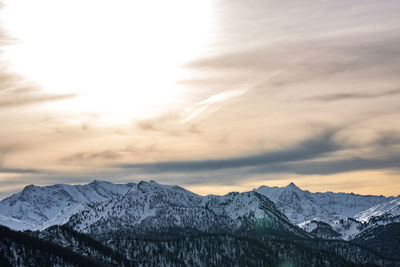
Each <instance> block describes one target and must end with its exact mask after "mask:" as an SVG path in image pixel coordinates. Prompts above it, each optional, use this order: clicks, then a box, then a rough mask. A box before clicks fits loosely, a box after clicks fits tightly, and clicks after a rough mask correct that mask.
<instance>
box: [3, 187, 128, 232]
mask: <svg viewBox="0 0 400 267" xmlns="http://www.w3.org/2000/svg"><path fill="white" fill-rule="evenodd" d="M133 185H134V184H112V183H109V182H104V181H97V180H94V181H93V182H91V183H89V184H86V185H65V184H56V185H51V186H43V187H41V186H34V185H28V186H26V187H25V188H24V189H23V190H22V191H21V192H19V193H17V194H14V195H12V196H10V197H8V198H5V199H4V200H2V201H1V202H0V224H2V225H6V226H8V227H10V228H12V229H15V230H26V229H30V230H35V229H43V228H46V227H49V226H51V225H55V224H62V223H65V222H67V221H68V219H69V217H70V216H71V215H72V214H74V213H76V212H77V211H79V210H81V209H83V207H85V206H86V205H88V204H93V203H100V202H103V201H105V200H107V199H110V198H113V197H116V196H119V195H122V194H125V193H126V192H128V191H129V188H130V187H132V186H133Z"/></svg>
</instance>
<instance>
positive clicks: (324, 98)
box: [304, 89, 400, 102]
mask: <svg viewBox="0 0 400 267" xmlns="http://www.w3.org/2000/svg"><path fill="white" fill-rule="evenodd" d="M395 95H400V89H396V90H389V91H384V92H378V93H371V94H369V93H338V94H327V95H319V96H313V97H308V98H304V100H311V101H321V102H333V101H339V100H351V99H369V98H376V97H385V96H395Z"/></svg>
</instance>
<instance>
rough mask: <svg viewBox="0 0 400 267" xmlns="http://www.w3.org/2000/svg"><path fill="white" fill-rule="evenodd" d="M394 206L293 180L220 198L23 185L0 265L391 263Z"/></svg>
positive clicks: (1, 211)
mask: <svg viewBox="0 0 400 267" xmlns="http://www.w3.org/2000/svg"><path fill="white" fill-rule="evenodd" d="M399 204H400V198H399V197H384V196H362V195H356V194H345V193H332V192H327V193H311V192H309V191H304V190H301V189H300V188H298V187H297V186H296V185H294V184H293V183H291V184H290V185H288V186H286V187H265V186H262V187H260V188H257V189H254V190H252V191H249V192H244V193H237V192H232V193H229V194H227V195H224V196H215V195H208V196H200V195H197V194H194V193H192V192H190V191H188V190H186V189H184V188H181V187H179V186H169V185H162V184H159V183H157V182H155V181H150V182H145V181H142V182H139V183H128V184H113V183H110V182H105V181H98V180H95V181H93V182H92V183H89V184H86V185H64V184H56V185H52V186H43V187H39V186H34V185H29V186H27V187H25V188H24V189H23V190H22V191H21V192H19V193H17V194H15V195H12V196H10V197H8V198H6V199H4V200H2V201H1V202H0V224H1V225H4V226H6V227H8V228H6V227H2V228H1V231H2V236H1V239H0V247H2V248H3V249H2V253H1V255H0V257H1V258H0V260H1V263H2V266H3V265H4V266H6V265H7V264H9V265H18V262H20V263H21V264H20V265H21V266H24V265H32V264H33V265H35V264H36V263H37V261H33V262H32V263H30V262H29V259H30V258H31V257H35V256H33V255H34V252H32V251H36V252H35V253H36V254H37V255H41V256H38V257H39V258H40V259H38V260H39V261H42V262H45V259H48V262H46V264H50V265H57V264H58V265H66V266H90V265H94V266H98V264H103V265H106V266H138V265H139V266H204V265H207V266H216V265H222V266H278V265H283V266H286V265H287V266H352V265H354V266H358V265H363V264H373V265H380V266H400V257H399V247H400V231H399V229H400V227H399V225H400V219H399V218H400V212H399V210H400V209H399ZM9 228H10V229H9ZM389 233H392V234H389ZM22 235H24V236H27V239H26V240H31V241H29V244H25V243H24V242H22V241H21V240H23V238H22ZM32 240H33V241H32ZM40 242H42V243H40ZM43 242H45V243H46V244H51V246H52V247H53V246H54V248H55V249H54V250H50V251H46V250H45V249H43V244H44V243H43ZM35 246H36V247H35ZM60 249H64V250H65V253H64V254H60V252H59V251H60ZM62 255H79V256H80V257H81V258H78V257H75V258H74V259H79V261H71V260H70V259H69V256H68V257H67V258H63V257H62ZM3 263H4V264H3ZM6 263H7V264H6ZM85 264H86V265H85ZM88 264H89V265H88Z"/></svg>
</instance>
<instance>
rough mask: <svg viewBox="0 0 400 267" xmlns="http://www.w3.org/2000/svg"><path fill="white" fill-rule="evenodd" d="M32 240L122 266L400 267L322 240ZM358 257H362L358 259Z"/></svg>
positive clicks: (63, 232) (45, 234) (59, 234)
mask: <svg viewBox="0 0 400 267" xmlns="http://www.w3.org/2000/svg"><path fill="white" fill-rule="evenodd" d="M30 234H31V235H34V236H40V237H41V238H44V239H46V240H48V241H51V242H53V243H57V244H60V245H62V246H66V247H69V248H71V249H73V250H74V251H77V252H79V253H81V254H85V255H90V256H91V257H93V258H96V259H97V260H100V261H103V262H106V263H108V264H110V265H118V266H130V265H131V266H137V265H144V266H217V265H218V266H356V265H357V264H358V265H360V264H372V263H375V264H380V265H386V266H391V265H393V266H396V263H395V262H391V261H388V260H385V259H383V258H381V257H379V256H377V255H375V254H374V253H371V252H370V251H369V250H366V249H363V248H362V247H360V246H357V245H354V244H351V243H348V242H345V241H342V246H341V250H339V252H342V253H343V251H346V253H344V254H343V255H340V253H339V254H337V253H335V252H333V250H332V248H331V246H329V243H328V244H326V243H325V242H324V241H322V240H321V241H318V240H315V241H311V240H309V242H314V243H312V244H311V245H306V241H304V240H303V241H302V240H297V241H293V240H289V239H269V238H264V239H263V240H261V239H255V238H252V237H248V236H239V235H232V234H199V235H186V236H184V237H183V236H176V237H171V236H170V237H169V238H160V237H158V236H154V237H152V238H151V237H148V238H143V237H133V236H126V235H117V234H114V235H113V236H112V237H111V238H109V239H106V240H103V244H101V243H100V242H98V241H96V240H93V239H92V238H90V237H88V236H86V235H84V234H81V233H77V232H75V231H74V230H72V229H68V228H67V227H65V226H54V227H51V228H48V229H46V230H45V231H42V232H31V233H30ZM307 240H308V239H307ZM354 253H357V254H355V255H362V257H361V256H359V257H358V258H357V257H356V256H352V254H354ZM359 258H362V259H361V260H360V259H359ZM116 263H118V264H116Z"/></svg>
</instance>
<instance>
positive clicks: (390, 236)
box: [352, 223, 400, 260]
mask: <svg viewBox="0 0 400 267" xmlns="http://www.w3.org/2000/svg"><path fill="white" fill-rule="evenodd" d="M352 241H353V242H356V243H359V244H362V245H364V246H367V247H369V248H371V249H373V250H375V251H379V252H380V253H382V254H383V255H386V256H388V257H393V258H396V259H397V260H400V223H390V224H386V225H376V226H375V227H372V228H369V229H367V230H365V231H363V232H361V233H360V234H358V235H357V236H356V237H355V238H354V239H353V240H352Z"/></svg>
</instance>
